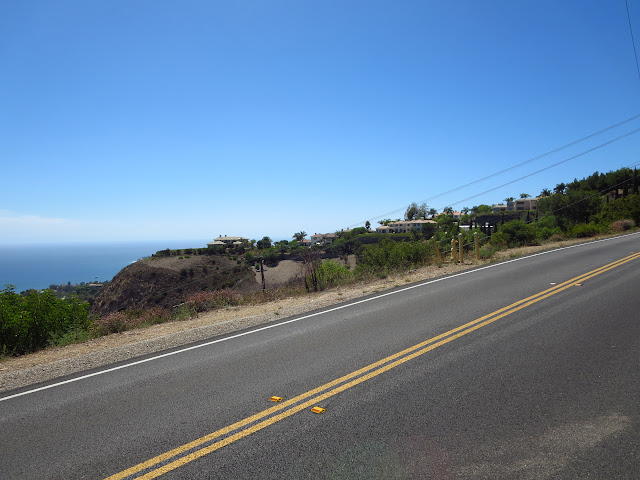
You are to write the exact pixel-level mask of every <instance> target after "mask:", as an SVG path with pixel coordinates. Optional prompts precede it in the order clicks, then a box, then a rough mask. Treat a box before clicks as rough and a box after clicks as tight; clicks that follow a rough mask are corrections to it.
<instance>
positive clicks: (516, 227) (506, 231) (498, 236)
mask: <svg viewBox="0 0 640 480" xmlns="http://www.w3.org/2000/svg"><path fill="white" fill-rule="evenodd" d="M536 233H537V232H536V228H535V227H534V226H533V225H531V224H528V223H524V222H523V221H522V220H512V221H510V222H508V223H505V224H504V225H502V226H501V227H500V229H499V230H498V231H497V232H496V233H494V234H493V235H491V243H492V244H493V245H498V246H505V245H506V246H508V247H511V248H513V247H522V246H525V245H537V244H538V242H537V241H536Z"/></svg>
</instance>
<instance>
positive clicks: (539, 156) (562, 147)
mask: <svg viewBox="0 0 640 480" xmlns="http://www.w3.org/2000/svg"><path fill="white" fill-rule="evenodd" d="M638 118H640V114H637V115H634V116H632V117H629V118H627V119H626V120H622V121H621V122H618V123H615V124H613V125H610V126H608V127H605V128H603V129H601V130H598V131H597V132H594V133H591V134H589V135H587V136H585V137H582V138H579V139H578V140H574V141H572V142H569V143H567V144H565V145H562V146H561V147H557V148H554V149H553V150H549V151H548V152H545V153H543V154H541V155H538V156H536V157H533V158H530V159H528V160H525V161H523V162H520V163H517V164H515V165H512V166H511V167H508V168H505V169H503V170H500V171H498V172H495V173H492V174H490V175H487V176H485V177H482V178H480V179H477V180H474V181H472V182H469V183H466V184H464V185H461V186H458V187H455V188H452V189H450V190H447V191H446V192H442V193H439V194H437V195H434V196H432V197H429V198H426V199H424V200H422V201H420V202H419V203H427V202H431V201H433V200H435V199H437V198H440V197H443V196H445V195H449V194H451V193H454V192H457V191H460V190H462V189H464V188H467V187H470V186H472V185H476V184H478V183H480V182H484V181H485V180H489V179H491V178H493V177H496V176H498V175H502V174H503V173H506V172H509V171H511V170H514V169H516V168H519V167H522V166H523V165H527V164H529V163H532V162H535V161H537V160H540V159H542V158H545V157H548V156H549V155H552V154H554V153H558V152H560V151H562V150H565V149H567V148H569V147H572V146H574V145H577V144H579V143H581V142H584V141H585V140H589V139H590V138H593V137H596V136H598V135H601V134H603V133H605V132H607V131H609V130H612V129H614V128H617V127H620V126H622V125H624V124H626V123H629V122H632V121H633V120H636V119H638ZM636 132H637V130H635V131H633V132H631V133H628V134H626V135H623V136H621V137H617V138H616V139H614V140H612V141H609V142H605V143H604V144H601V145H600V146H598V147H596V148H594V149H591V150H588V151H587V152H584V153H589V152H591V151H593V150H596V149H598V148H600V147H602V146H605V145H608V144H610V143H613V142H615V141H618V140H620V139H621V138H624V137H625V136H628V135H630V134H632V133H636ZM584 153H583V154H580V155H577V156H574V157H571V158H569V159H567V160H565V161H562V162H559V163H556V164H554V165H552V166H551V167H548V168H552V167H554V166H557V165H561V164H562V163H565V162H567V161H569V160H573V159H575V158H577V157H579V156H581V155H584ZM548 168H546V169H548ZM546 169H542V170H539V171H538V172H534V173H532V174H530V175H535V174H536V173H540V172H542V171H544V170H546ZM530 175H526V176H524V177H521V178H519V179H517V180H514V181H513V182H508V183H505V184H503V185H501V186H500V187H496V188H494V189H490V190H487V191H486V192H483V193H480V194H478V195H474V196H472V197H469V198H467V199H465V200H461V201H459V202H454V203H452V204H450V205H456V204H458V203H462V202H465V201H467V200H469V199H472V198H476V197H478V196H480V195H483V194H484V193H487V192H492V191H493V190H496V189H498V188H501V187H504V186H506V185H510V184H511V183H514V182H517V181H519V180H522V179H524V178H527V177H528V176H530ZM404 209H405V208H404V207H402V208H398V209H396V210H392V211H390V212H387V213H384V214H382V215H376V216H375V217H372V218H369V219H367V220H364V221H362V222H358V223H354V224H353V225H349V226H348V227H347V228H354V227H357V226H360V225H364V224H365V223H366V222H371V221H375V220H376V219H379V218H385V217H388V216H390V215H393V214H396V213H398V212H401V211H402V210H404Z"/></svg>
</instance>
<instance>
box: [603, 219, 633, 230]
mask: <svg viewBox="0 0 640 480" xmlns="http://www.w3.org/2000/svg"><path fill="white" fill-rule="evenodd" d="M635 226H636V222H634V221H633V220H629V219H627V220H616V221H615V222H613V223H612V224H611V226H610V227H609V228H610V229H611V231H612V232H626V231H627V230H631V229H632V228H633V227H635Z"/></svg>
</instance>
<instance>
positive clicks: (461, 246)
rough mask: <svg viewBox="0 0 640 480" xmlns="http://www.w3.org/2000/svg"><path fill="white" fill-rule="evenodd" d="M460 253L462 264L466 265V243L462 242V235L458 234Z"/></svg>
mask: <svg viewBox="0 0 640 480" xmlns="http://www.w3.org/2000/svg"><path fill="white" fill-rule="evenodd" d="M458 253H459V257H460V263H464V242H463V241H462V234H461V233H459V234H458Z"/></svg>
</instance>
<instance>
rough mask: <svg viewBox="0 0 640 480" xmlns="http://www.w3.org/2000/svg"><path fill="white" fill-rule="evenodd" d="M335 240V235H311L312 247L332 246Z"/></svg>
mask: <svg viewBox="0 0 640 480" xmlns="http://www.w3.org/2000/svg"><path fill="white" fill-rule="evenodd" d="M335 239H336V234H335V233H316V234H314V235H311V245H331V244H332V243H333V242H334V241H335Z"/></svg>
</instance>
